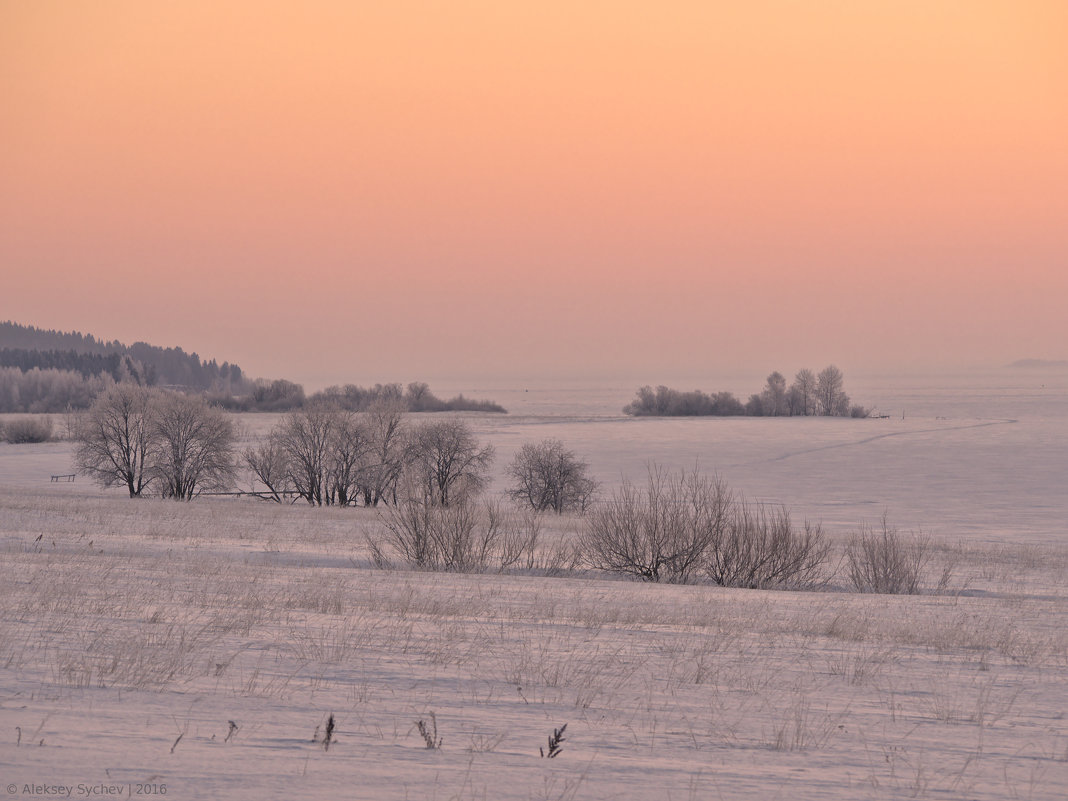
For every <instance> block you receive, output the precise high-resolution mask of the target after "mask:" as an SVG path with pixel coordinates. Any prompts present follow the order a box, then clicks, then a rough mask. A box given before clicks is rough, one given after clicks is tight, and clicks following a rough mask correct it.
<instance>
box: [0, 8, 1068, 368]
mask: <svg viewBox="0 0 1068 801" xmlns="http://www.w3.org/2000/svg"><path fill="white" fill-rule="evenodd" d="M1066 90H1068V5H1065V4H1062V3H1057V2H1031V3H1026V4H1020V3H1009V2H982V3H973V2H967V3H965V2H948V3H940V4H937V5H932V4H929V3H925V2H904V3H894V4H886V5H883V4H841V3H834V2H815V3H806V4H793V3H786V2H769V3H766V4H753V5H748V4H745V5H737V4H708V3H681V4H677V5H673V6H671V7H670V8H666V9H663V8H657V9H653V8H652V7H650V6H648V5H647V4H644V3H631V2H622V3H618V4H613V6H612V10H611V13H610V14H609V13H605V12H601V11H599V10H598V9H596V8H586V7H582V6H575V5H574V4H563V3H553V2H549V3H539V4H536V5H534V4H531V5H518V6H517V5H511V4H499V3H489V2H478V1H476V0H463V2H458V3H451V4H448V5H430V4H422V3H406V2H398V3H390V4H367V5H364V4H347V3H333V2H326V1H325V0H320V1H319V2H312V3H309V4H305V5H302V6H301V7H300V8H299V10H298V9H296V7H293V6H290V5H288V4H281V3H255V4H253V3H247V2H234V3H228V4H225V5H223V6H222V7H217V4H214V3H207V2H200V1H198V2H188V3H182V4H163V3H144V2H131V1H130V0H122V1H112V2H109V1H107V0H105V1H104V2H65V3H50V2H40V3H26V4H6V5H4V6H3V8H2V10H0V106H2V107H3V108H4V109H5V118H4V122H3V124H0V175H2V176H3V180H2V181H0V280H2V286H0V319H11V320H15V321H18V322H21V323H24V324H28V325H34V326H37V327H41V328H56V329H60V330H79V331H82V332H85V333H92V334H94V335H95V336H98V337H102V338H106V339H119V340H121V341H123V342H126V343H128V344H129V343H132V342H133V341H136V340H142V341H146V342H150V343H152V344H155V345H160V346H179V347H182V348H183V349H185V350H186V351H190V352H191V351H195V352H197V353H199V354H200V355H201V356H205V357H208V358H212V357H215V358H218V359H219V360H220V361H221V360H222V359H227V360H230V361H233V362H236V363H237V364H239V365H241V367H242V368H243V369H244V370H245V371H246V372H247V373H249V374H250V375H253V376H263V377H285V378H290V379H292V380H295V381H300V382H301V383H303V384H305V385H306V386H308V387H309V388H311V389H315V388H318V387H321V386H324V385H328V384H334V383H346V382H354V383H364V382H377V381H382V382H386V381H407V380H425V381H428V382H430V383H431V385H432V386H434V382H435V380H437V381H438V382H440V381H441V380H442V379H443V378H446V377H448V378H449V379H450V380H454V379H455V380H466V379H472V380H474V379H476V378H479V377H481V379H480V380H485V379H487V378H491V377H492V378H496V379H499V380H505V379H514V380H517V381H519V380H522V379H524V377H529V376H535V377H542V378H544V377H549V376H552V377H562V378H575V379H581V378H584V377H590V376H594V377H602V378H603V377H619V378H620V380H628V381H638V382H640V383H657V382H658V381H659V380H662V379H670V378H677V377H680V376H682V377H686V376H692V377H693V378H694V379H699V378H700V377H701V376H718V375H732V374H745V375H750V374H753V375H760V374H763V375H766V374H767V373H768V372H770V371H772V370H780V371H782V372H784V373H791V372H792V371H795V370H796V369H798V368H800V367H803V366H808V367H812V368H814V369H819V368H820V367H822V366H824V365H826V364H828V363H834V364H837V365H838V366H839V367H841V368H842V369H843V371H845V373H846V376H847V379H848V378H849V377H850V376H851V375H855V374H857V373H861V372H863V373H867V374H872V373H878V372H886V373H895V374H899V373H907V372H914V371H925V372H936V371H939V370H953V369H962V368H967V369H976V368H981V369H987V368H990V369H996V368H999V367H1001V366H1004V365H1006V364H1009V363H1010V362H1013V361H1015V360H1018V359H1025V358H1036V359H1065V358H1068V315H1065V314H1064V310H1063V305H1064V298H1065V297H1068V269H1065V267H1066V266H1068V258H1066V257H1068V226H1065V224H1064V221H1065V220H1068V193H1066V192H1065V190H1064V188H1065V187H1066V186H1068V149H1065V147H1064V142H1066V141H1068V101H1066V100H1065V98H1066V97H1068V91H1066ZM704 386H705V387H706V388H713V387H708V386H707V385H704Z"/></svg>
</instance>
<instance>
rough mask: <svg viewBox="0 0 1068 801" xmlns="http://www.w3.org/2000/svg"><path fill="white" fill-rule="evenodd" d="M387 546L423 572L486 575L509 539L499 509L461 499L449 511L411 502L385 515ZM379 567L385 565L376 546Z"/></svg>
mask: <svg viewBox="0 0 1068 801" xmlns="http://www.w3.org/2000/svg"><path fill="white" fill-rule="evenodd" d="M381 519H382V523H383V525H384V526H385V528H386V531H387V535H386V544H387V545H388V546H389V547H390V548H391V549H392V550H393V552H394V553H395V554H396V555H397V556H398V557H399V558H400V559H402V560H403V561H405V562H407V563H408V564H409V565H411V566H413V567H418V568H422V569H424V570H449V571H457V572H464V571H481V570H485V569H486V567H487V565H488V564H489V561H490V558H491V557H492V556H493V554H494V553H496V552H497V550H498V545H499V543H500V541H501V539H502V536H503V533H504V525H503V523H504V521H503V518H502V515H501V513H500V510H499V508H498V507H497V506H496V505H494V504H492V503H483V504H479V503H476V502H475V501H473V500H471V499H469V498H467V497H465V496H460V497H459V498H458V499H454V500H453V502H452V503H451V504H450V505H448V506H440V505H437V504H434V503H432V502H431V501H429V500H423V499H419V498H408V499H407V500H403V501H401V502H400V503H398V504H397V505H396V506H390V507H387V509H386V511H385V513H384V514H383V515H382V518H381ZM371 550H372V554H375V553H376V552H377V553H378V554H379V556H377V557H376V563H377V562H379V561H381V562H382V564H383V565H384V564H386V563H387V562H388V559H385V558H383V556H384V555H383V554H382V547H381V546H380V545H378V544H377V543H372V548H371Z"/></svg>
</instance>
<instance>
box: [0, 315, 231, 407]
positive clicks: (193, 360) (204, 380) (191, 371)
mask: <svg viewBox="0 0 1068 801" xmlns="http://www.w3.org/2000/svg"><path fill="white" fill-rule="evenodd" d="M11 367H17V368H18V369H19V370H21V371H22V372H23V373H26V372H29V371H31V370H34V369H37V370H60V371H67V372H71V373H77V374H78V375H80V376H81V377H82V378H83V379H88V378H95V377H100V376H103V375H105V374H106V375H108V376H110V377H111V378H112V380H114V381H135V382H137V383H140V384H146V385H150V386H151V385H162V386H174V387H181V388H184V389H188V390H199V391H217V392H225V393H226V394H231V393H234V394H237V393H241V392H244V391H247V390H248V386H247V382H246V379H245V375H244V373H243V372H242V370H241V368H240V367H238V366H237V365H236V364H230V363H228V362H223V363H222V364H221V365H220V364H218V363H217V362H216V361H215V360H214V359H212V360H211V361H203V360H201V358H200V357H199V356H198V355H197V354H196V353H186V352H185V351H184V350H182V349H181V348H161V347H158V346H156V345H149V344H148V343H146V342H135V343H134V344H133V345H129V346H128V345H124V344H123V343H121V342H118V341H111V342H106V341H104V340H100V339H97V338H96V337H94V336H93V335H92V334H81V333H79V332H77V331H72V332H69V333H68V332H63V331H46V330H43V329H40V328H34V327H33V326H25V325H19V324H18V323H13V322H10V321H8V322H2V323H0V368H11Z"/></svg>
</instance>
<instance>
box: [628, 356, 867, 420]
mask: <svg viewBox="0 0 1068 801" xmlns="http://www.w3.org/2000/svg"><path fill="white" fill-rule="evenodd" d="M843 384H844V379H843V377H842V371H841V370H839V369H838V368H837V367H835V366H834V365H831V366H830V367H827V368H825V369H823V370H822V371H821V372H820V373H819V375H817V374H816V373H814V372H812V371H811V370H808V369H803V370H799V371H798V372H797V375H796V376H794V383H793V384H791V385H790V386H789V387H787V385H786V379H785V378H784V377H783V375H782V373H780V372H778V371H776V372H774V373H772V374H771V375H769V376H768V380H767V383H766V384H765V385H764V389H763V390H761V391H760V392H757V393H754V394H753V395H750V396H749V400H748V401H747V402H746V403H744V404H743V403H742V402H741V401H740V400H738V398H736V397H735V396H734V395H733V394H732V393H730V392H716V393H712V394H708V393H705V392H702V391H700V390H692V391H689V392H683V391H680V390H677V389H671V388H669V387H665V386H659V387H657V388H656V389H653V388H652V387H650V386H644V387H642V388H641V389H639V390H638V393H637V397H635V399H634V400H633V401H631V402H630V403H629V404H627V405H626V406H625V407H623V412H624V413H625V414H630V415H635V416H639V417H641V416H646V417H690V416H730V415H749V416H752V417H782V416H790V415H826V416H834V417H867V416H868V415H869V414H870V413H871V412H870V410H868V409H866V408H864V407H863V406H851V405H850V402H849V396H848V395H847V394H846V393H845V391H844V389H843Z"/></svg>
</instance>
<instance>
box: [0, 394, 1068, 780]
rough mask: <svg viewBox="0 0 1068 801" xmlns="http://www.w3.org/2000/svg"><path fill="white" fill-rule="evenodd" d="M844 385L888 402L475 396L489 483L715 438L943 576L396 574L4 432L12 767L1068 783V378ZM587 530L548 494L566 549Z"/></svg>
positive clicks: (697, 450)
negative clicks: (522, 451) (111, 478)
mask: <svg viewBox="0 0 1068 801" xmlns="http://www.w3.org/2000/svg"><path fill="white" fill-rule="evenodd" d="M727 388H728V389H732V388H731V387H727ZM446 389H450V388H446ZM849 389H851V391H852V392H853V394H854V397H855V399H856V400H858V401H860V402H862V403H867V404H873V403H878V404H879V406H880V408H881V409H884V410H885V411H886V412H887V413H890V414H891V416H890V418H888V419H882V420H860V421H853V420H800V419H794V420H789V419H785V420H784V419H769V420H759V419H702V420H632V419H628V418H624V417H623V416H622V415H621V414H620V413H619V409H620V407H621V406H622V405H623V404H624V403H626V402H627V401H628V400H629V399H630V398H629V396H630V394H632V392H633V388H614V387H570V388H564V389H557V390H554V389H553V388H541V389H530V388H524V387H520V388H513V389H507V388H500V387H496V388H495V387H488V388H487V389H486V390H485V391H484V392H475V393H472V394H476V395H479V396H487V397H492V398H494V399H495V400H498V401H500V402H501V403H503V404H504V405H505V406H506V407H508V408H509V409H510V412H511V413H510V414H509V415H507V416H503V417H502V416H488V415H485V416H479V415H475V416H469V417H468V418H467V419H468V420H469V422H470V423H471V424H472V426H473V427H474V428H475V429H476V431H477V432H478V433H479V435H480V437H481V438H482V439H484V440H486V441H489V442H491V443H493V444H494V445H495V447H496V448H497V451H498V454H497V466H496V471H497V475H496V478H495V481H494V486H493V490H494V491H496V490H499V489H501V488H502V487H503V486H504V479H503V467H504V465H506V464H507V462H508V461H509V460H510V458H511V454H512V452H513V451H514V450H515V449H516V448H517V447H519V445H521V444H522V443H523V442H526V441H531V440H536V439H541V438H544V437H548V436H553V437H559V438H560V439H562V440H563V441H564V442H565V443H566V444H567V445H568V446H569V447H571V448H573V449H574V450H575V451H576V452H578V453H579V454H580V455H582V456H583V457H584V458H586V459H587V460H588V461H589V463H590V466H591V469H592V470H593V472H594V474H595V475H596V476H597V477H598V478H599V479H600V480H601V481H603V482H604V483H605V485H606V489H608V490H610V489H611V488H612V487H613V486H615V485H617V484H618V482H619V481H620V479H621V477H629V478H635V479H637V478H640V477H641V475H642V473H643V471H644V470H645V465H646V464H647V463H648V462H649V461H656V462H659V463H663V464H666V465H669V466H672V467H690V466H692V465H693V464H694V463H697V464H700V466H701V467H702V468H703V469H707V470H710V471H712V470H714V471H717V472H718V473H719V474H720V475H721V476H722V477H723V478H724V479H725V480H726V481H727V482H728V483H729V484H730V486H731V487H732V488H733V489H735V490H736V491H739V492H742V493H745V494H746V495H747V496H748V497H750V498H753V499H757V500H765V501H772V502H781V503H784V504H785V505H786V506H787V507H788V508H790V510H791V511H792V513H793V514H794V516H795V517H796V518H802V517H804V518H808V519H809V520H813V521H821V522H822V523H823V525H824V527H825V528H826V530H827V531H828V532H829V534H830V535H831V536H832V538H834V539H835V540H836V542H838V543H839V544H841V543H843V542H844V541H845V539H846V538H847V537H848V535H849V533H850V532H851V531H854V530H856V528H857V527H858V526H859V525H860V524H863V523H868V524H872V523H875V522H877V520H878V518H879V517H881V515H882V514H883V513H884V511H885V512H886V513H887V514H888V516H889V518H890V520H891V522H892V523H894V524H896V525H898V526H900V527H901V528H903V529H910V530H912V529H915V530H923V531H924V532H926V533H928V534H929V535H930V536H931V538H932V542H933V543H934V547H935V556H934V559H933V561H932V568H931V570H932V576H931V578H930V580H929V581H928V582H927V584H928V587H929V588H930V587H933V586H934V583H935V581H934V575H935V573H937V572H938V571H940V569H941V567H943V566H944V565H947V564H951V565H952V566H953V578H952V580H951V582H950V585H949V590H948V591H947V592H943V593H939V594H935V593H931V592H929V593H927V594H924V595H919V596H908V597H904V596H893V597H890V596H874V595H861V594H857V593H854V592H851V591H849V588H848V587H847V586H846V582H845V580H844V578H842V577H839V578H837V579H835V580H832V581H831V583H830V585H829V587H828V588H827V589H826V590H825V591H821V592H806V593H793V592H769V591H756V590H731V589H722V588H716V587H710V586H682V587H679V586H661V585H649V584H640V583H635V582H630V581H623V580H616V579H612V578H611V577H607V576H603V575H597V574H591V573H585V572H580V573H577V574H570V575H563V576H550V575H539V574H538V571H532V572H530V573H527V574H522V575H513V574H497V573H488V574H481V575H455V574H434V573H419V572H413V571H409V570H404V569H394V570H379V569H375V568H374V567H373V566H372V564H371V562H370V560H369V554H368V549H367V547H366V544H365V536H366V535H369V536H372V537H373V536H376V532H377V531H379V527H380V522H379V520H378V518H377V516H376V513H375V512H374V511H372V510H363V509H355V510H353V509H349V510H337V509H309V508H306V507H300V506H278V505H273V504H267V503H264V502H258V501H249V500H240V501H239V500H222V499H206V498H205V499H199V500H197V501H194V502H192V503H189V504H176V503H173V502H164V501H161V500H156V499H145V500H141V501H130V500H129V499H128V498H124V497H122V495H121V493H113V492H104V491H101V490H99V489H97V488H95V487H93V486H92V485H88V484H85V483H83V481H82V480H79V481H77V482H75V483H74V484H52V483H51V482H50V481H49V480H48V479H49V475H50V474H52V473H61V472H68V471H69V464H70V462H69V453H70V448H69V445H68V444H66V443H52V444H47V445H38V446H18V447H16V446H10V445H0V793H7V795H8V797H11V798H22V797H25V796H28V795H33V796H34V797H40V796H42V795H47V796H49V797H57V796H58V795H59V790H60V788H64V789H66V788H69V789H70V795H72V796H73V797H83V798H85V797H98V798H99V797H104V796H105V795H108V792H107V791H108V790H109V789H110V790H111V792H110V797H129V796H131V795H146V794H148V795H156V796H162V795H166V797H168V798H176V799H214V798H238V799H246V798H247V799H253V798H256V799H261V798H313V797H314V798H323V799H333V798H346V799H409V798H411V799H414V798H420V799H452V798H456V799H476V798H477V799H481V798H491V799H498V798H499V799H584V798H587V799H610V798H628V799H629V798H635V799H669V798H670V799H703V798H723V799H734V798H784V799H807V798H812V799H816V798H821V799H825V798H831V799H862V798H871V799H883V798H968V799H1002V798H1034V799H1058V798H1064V797H1068V717H1066V715H1068V536H1066V535H1068V523H1066V522H1065V521H1066V520H1068V499H1066V496H1068V493H1066V492H1065V485H1066V484H1068V447H1066V446H1068V379H1066V378H1065V376H1064V375H1063V374H1061V375H1059V376H1057V375H1054V376H1036V375H1034V374H1029V373H1025V374H1019V373H1009V374H997V375H995V376H992V377H991V376H983V377H981V378H975V377H964V378H960V379H957V380H955V381H938V382H935V381H929V382H927V383H923V382H913V383H907V382H900V381H899V382H896V383H889V382H888V383H880V382H879V381H876V380H873V381H871V382H870V384H869V385H868V386H861V387H859V389H858V387H856V386H852V387H849ZM272 422H273V421H272V419H271V418H270V417H269V416H258V417H252V418H246V420H245V423H246V426H247V428H248V430H249V432H250V433H249V436H255V435H256V434H257V433H262V432H263V431H265V430H266V429H267V428H269V426H270V425H271V423H272ZM581 526H582V520H581V519H579V518H577V517H569V516H564V517H561V518H551V519H547V520H546V522H545V528H546V548H547V549H551V548H552V547H554V546H556V545H566V544H567V543H569V542H572V541H573V540H574V538H575V536H576V532H577V531H578V530H579V529H580V527H581ZM547 552H548V551H547ZM542 572H544V571H542ZM331 714H332V715H333V716H334V719H335V721H336V729H335V731H334V733H333V736H332V744H331V745H330V747H329V748H328V749H327V748H325V747H324V744H323V742H322V740H323V733H324V731H325V727H326V724H327V720H328V718H329V716H330V715H331ZM230 721H233V723H234V726H233V727H232V726H231V725H230ZM420 721H422V722H423V723H424V725H425V726H426V727H428V728H429V729H430V730H431V731H432V730H433V728H434V727H436V730H437V737H438V738H440V741H441V747H440V748H433V749H431V748H427V747H426V740H425V738H424V737H423V736H422V735H421V734H420V732H419V729H418V723H419V722H420ZM564 724H567V729H566V731H565V737H566V739H565V741H564V743H563V746H564V749H563V752H562V753H561V754H560V755H559V756H558V757H557V758H555V759H546V758H543V757H541V756H540V755H539V749H541V748H545V747H546V746H547V739H548V737H549V736H550V735H551V734H552V733H553V732H554V730H556V729H558V728H559V727H561V726H563V725H564ZM12 788H13V789H14V792H12ZM164 788H165V789H164ZM45 789H48V790H51V791H53V792H45ZM94 791H98V792H94Z"/></svg>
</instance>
